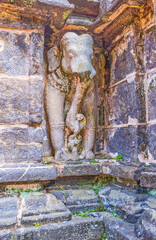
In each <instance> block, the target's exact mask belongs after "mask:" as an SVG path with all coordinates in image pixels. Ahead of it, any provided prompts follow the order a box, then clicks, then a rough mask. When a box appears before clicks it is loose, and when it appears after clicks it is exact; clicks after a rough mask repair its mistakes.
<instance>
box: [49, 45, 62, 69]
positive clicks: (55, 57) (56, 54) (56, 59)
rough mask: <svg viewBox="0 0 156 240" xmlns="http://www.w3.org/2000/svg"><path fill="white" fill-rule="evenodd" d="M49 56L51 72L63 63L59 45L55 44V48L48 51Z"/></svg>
mask: <svg viewBox="0 0 156 240" xmlns="http://www.w3.org/2000/svg"><path fill="white" fill-rule="evenodd" d="M47 56H48V70H49V72H53V71H55V70H56V69H57V68H58V67H59V66H60V63H61V56H60V50H59V49H58V47H56V46H54V47H53V48H50V50H49V51H48V53H47Z"/></svg>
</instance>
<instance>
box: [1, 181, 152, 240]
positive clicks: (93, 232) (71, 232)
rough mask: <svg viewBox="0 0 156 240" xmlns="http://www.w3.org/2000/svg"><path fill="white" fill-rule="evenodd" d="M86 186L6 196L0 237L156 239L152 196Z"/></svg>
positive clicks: (12, 239)
mask: <svg viewBox="0 0 156 240" xmlns="http://www.w3.org/2000/svg"><path fill="white" fill-rule="evenodd" d="M82 187H83V186H81V187H80V186H71V188H70V190H66V188H67V186H66V187H65V186H64V187H62V190H60V189H58V190H56V188H54V189H52V187H51V188H49V190H48V189H47V190H46V191H45V189H43V190H40V191H24V190H21V191H19V192H18V195H14V193H13V190H12V192H11V193H9V192H6V194H5V195H4V196H2V197H1V198H0V216H1V220H0V239H1V240H22V239H27V240H38V239H40V240H47V239H53V240H58V239H59V240H63V239H65V240H103V239H110V240H120V239H122V240H137V239H138V240H139V239H140V240H144V239H149V240H155V237H156V231H155V227H154V226H155V223H156V217H155V213H156V196H154V195H153V194H152V193H148V194H145V193H142V194H140V193H138V192H137V190H134V189H131V190H130V189H129V190H128V189H127V188H126V187H121V186H116V185H105V186H103V187H89V188H88V189H82ZM14 191H15V193H16V190H14ZM13 195H14V196H13ZM145 223H146V224H145Z"/></svg>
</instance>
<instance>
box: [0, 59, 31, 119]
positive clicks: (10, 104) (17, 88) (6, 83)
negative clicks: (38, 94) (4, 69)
mask: <svg viewBox="0 0 156 240" xmlns="http://www.w3.org/2000/svg"><path fill="white" fill-rule="evenodd" d="M6 65H7V64H6ZM14 68H16V67H14ZM0 85H1V88H0V123H15V122H18V123H28V122H29V96H28V92H29V80H28V78H23V79H22V77H21V79H19V78H16V77H15V78H12V77H11V78H6V77H3V76H1V79H0Z"/></svg>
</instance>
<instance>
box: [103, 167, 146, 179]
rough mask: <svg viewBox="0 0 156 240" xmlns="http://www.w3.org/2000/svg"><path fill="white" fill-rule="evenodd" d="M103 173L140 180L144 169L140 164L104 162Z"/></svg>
mask: <svg viewBox="0 0 156 240" xmlns="http://www.w3.org/2000/svg"><path fill="white" fill-rule="evenodd" d="M102 170H103V174H106V175H111V176H113V177H119V178H127V179H130V180H134V181H139V180H140V176H141V172H142V169H140V168H139V167H138V166H135V167H134V166H132V165H130V166H128V165H123V164H119V163H114V164H112V163H103V164H102Z"/></svg>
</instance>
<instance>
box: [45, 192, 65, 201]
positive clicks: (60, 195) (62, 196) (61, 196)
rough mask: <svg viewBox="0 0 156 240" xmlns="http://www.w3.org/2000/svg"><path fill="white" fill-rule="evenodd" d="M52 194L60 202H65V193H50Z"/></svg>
mask: <svg viewBox="0 0 156 240" xmlns="http://www.w3.org/2000/svg"><path fill="white" fill-rule="evenodd" d="M49 192H51V193H52V194H53V195H54V196H55V197H56V198H57V199H58V200H61V201H62V202H64V201H65V200H64V192H61V191H49Z"/></svg>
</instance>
